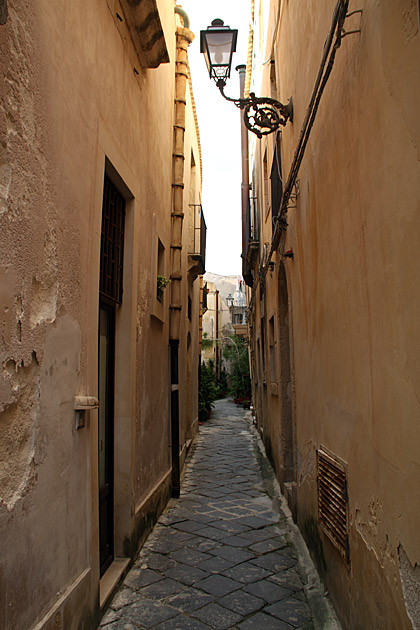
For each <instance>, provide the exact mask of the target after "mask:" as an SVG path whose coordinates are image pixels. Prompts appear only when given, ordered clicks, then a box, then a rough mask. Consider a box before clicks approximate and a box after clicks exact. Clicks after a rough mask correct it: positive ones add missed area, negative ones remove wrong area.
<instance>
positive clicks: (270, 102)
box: [200, 19, 293, 138]
mask: <svg viewBox="0 0 420 630" xmlns="http://www.w3.org/2000/svg"><path fill="white" fill-rule="evenodd" d="M237 36H238V31H237V30H236V29H231V28H229V26H225V24H224V22H223V20H219V19H217V20H213V22H212V23H211V25H210V26H208V27H207V30H205V31H200V52H202V53H203V54H204V59H205V61H206V65H207V69H208V71H209V76H210V78H211V79H214V81H215V82H216V85H217V87H218V88H219V90H220V93H221V95H222V96H223V98H225V99H226V100H227V101H231V102H232V103H234V104H235V105H236V107H239V109H243V110H244V123H245V126H246V128H247V129H249V131H252V132H253V133H255V134H256V135H257V136H258V137H259V138H262V136H266V135H268V134H270V133H273V132H274V131H277V129H278V128H279V127H280V125H282V126H284V125H285V124H286V122H287V121H288V120H290V122H293V102H292V99H290V100H289V102H288V103H287V105H283V104H282V103H279V101H276V100H275V99H274V98H268V97H262V98H257V97H256V96H255V94H254V93H253V92H251V94H250V95H249V98H229V96H226V94H225V93H224V88H225V85H226V80H227V79H228V78H229V77H230V67H231V64H232V55H233V53H234V52H235V50H236V40H237Z"/></svg>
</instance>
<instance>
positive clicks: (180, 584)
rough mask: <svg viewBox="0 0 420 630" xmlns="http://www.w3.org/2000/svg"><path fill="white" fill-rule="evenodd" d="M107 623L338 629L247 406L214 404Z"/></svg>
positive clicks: (171, 629) (114, 629) (126, 627)
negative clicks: (178, 486) (177, 489)
mask: <svg viewBox="0 0 420 630" xmlns="http://www.w3.org/2000/svg"><path fill="white" fill-rule="evenodd" d="M101 627H105V628H106V630H137V629H138V628H156V629H159V630H176V629H179V630H187V629H193V630H208V628H216V629H217V630H222V629H224V628H240V629H241V630H254V629H255V630H257V629H258V630H262V629H264V630H271V629H273V630H274V629H276V630H277V629H278V630H287V629H290V628H300V629H302V630H303V629H304V630H310V629H314V630H317V629H319V628H323V629H326V628H328V629H329V630H333V629H336V628H339V627H340V626H339V624H338V622H337V621H336V619H335V615H334V613H333V611H332V608H331V606H330V604H329V601H328V600H327V598H326V597H325V596H324V595H323V591H322V587H321V585H320V583H319V580H318V576H317V574H316V572H315V570H314V568H313V565H312V563H311V561H310V559H309V556H308V554H307V551H306V547H305V546H304V543H303V541H302V539H301V538H300V535H299V533H298V531H297V528H296V527H295V525H294V524H293V521H292V519H291V517H290V513H289V511H288V508H287V507H286V506H285V503H284V501H283V499H282V497H281V495H280V493H279V490H278V486H277V483H276V481H275V478H274V475H273V472H272V469H271V467H270V465H269V464H268V462H267V460H266V458H265V456H264V455H263V454H262V450H261V448H260V441H259V438H258V436H257V434H256V432H255V430H254V429H253V426H252V422H251V419H250V414H249V412H244V411H243V410H242V409H240V408H238V407H236V406H235V405H234V404H233V402H231V401H228V400H223V401H218V402H217V403H216V408H215V409H214V411H213V413H212V418H211V419H210V420H209V421H208V422H206V423H205V424H204V425H203V426H201V427H200V432H199V435H198V436H197V439H196V441H195V445H194V447H193V453H192V455H191V457H190V459H189V461H188V465H187V470H186V473H185V477H184V480H183V484H182V492H181V497H180V499H179V500H174V499H172V500H171V501H170V502H169V504H168V507H167V508H166V510H165V511H164V513H163V514H162V515H161V517H160V519H159V521H158V524H157V525H156V527H155V528H154V530H153V532H152V533H151V535H150V536H149V538H148V540H147V541H146V543H145V545H144V547H143V549H142V551H141V552H140V555H139V557H138V558H137V561H136V562H135V564H134V565H133V567H132V569H131V571H130V572H129V573H128V574H127V576H126V579H125V581H124V583H123V585H122V586H121V587H120V589H119V591H118V592H117V594H116V596H115V597H114V599H113V601H112V602H111V605H110V607H109V609H108V611H107V613H106V614H105V616H104V617H103V619H102V622H101Z"/></svg>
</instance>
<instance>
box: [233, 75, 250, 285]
mask: <svg viewBox="0 0 420 630" xmlns="http://www.w3.org/2000/svg"><path fill="white" fill-rule="evenodd" d="M236 70H237V71H238V73H239V94H240V97H241V98H243V97H244V92H245V78H246V66H245V65H241V66H237V68H236ZM240 116H241V165H242V186H241V207H242V275H243V277H244V280H245V282H246V283H247V284H248V285H251V286H252V276H251V273H250V271H249V269H248V265H247V263H246V252H247V248H248V242H249V157H248V131H247V129H246V127H245V123H244V120H243V113H242V110H240Z"/></svg>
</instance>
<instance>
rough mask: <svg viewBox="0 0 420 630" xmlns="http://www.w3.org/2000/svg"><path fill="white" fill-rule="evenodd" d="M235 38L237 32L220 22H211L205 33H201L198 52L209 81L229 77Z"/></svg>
mask: <svg viewBox="0 0 420 630" xmlns="http://www.w3.org/2000/svg"><path fill="white" fill-rule="evenodd" d="M237 37H238V31H237V30H233V29H230V28H229V27H228V26H224V24H223V21H222V20H213V22H212V23H211V26H209V27H208V28H207V30H206V31H201V33H200V50H201V52H202V53H203V54H204V59H205V61H206V65H207V69H208V71H209V75H210V78H211V79H216V80H217V79H227V78H228V77H229V76H230V67H231V64H232V54H233V53H234V52H235V50H236V40H237Z"/></svg>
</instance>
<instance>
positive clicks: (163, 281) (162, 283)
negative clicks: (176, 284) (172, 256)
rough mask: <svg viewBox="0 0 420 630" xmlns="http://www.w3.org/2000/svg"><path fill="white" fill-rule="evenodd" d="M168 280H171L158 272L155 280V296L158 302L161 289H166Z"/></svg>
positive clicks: (160, 297) (161, 296)
mask: <svg viewBox="0 0 420 630" xmlns="http://www.w3.org/2000/svg"><path fill="white" fill-rule="evenodd" d="M170 281H171V280H170V279H169V278H165V276H161V275H160V274H158V276H157V281H156V297H157V299H158V300H159V302H162V300H163V290H164V289H166V287H167V286H168V284H169V283H170Z"/></svg>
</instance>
